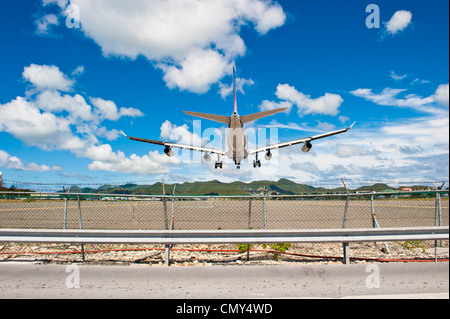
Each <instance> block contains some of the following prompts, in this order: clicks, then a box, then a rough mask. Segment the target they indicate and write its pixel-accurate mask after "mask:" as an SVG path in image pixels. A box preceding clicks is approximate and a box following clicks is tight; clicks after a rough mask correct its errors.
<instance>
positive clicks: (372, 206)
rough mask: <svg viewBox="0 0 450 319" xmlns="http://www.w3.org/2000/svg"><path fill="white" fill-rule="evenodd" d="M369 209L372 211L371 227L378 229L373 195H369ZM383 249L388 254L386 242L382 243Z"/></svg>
mask: <svg viewBox="0 0 450 319" xmlns="http://www.w3.org/2000/svg"><path fill="white" fill-rule="evenodd" d="M370 207H371V210H372V225H373V228H380V224H378V221H377V217H376V215H375V206H374V201H373V194H372V195H370ZM376 247H377V243H375V248H376ZM384 248H385V249H386V253H388V254H389V247H388V245H387V243H386V242H384Z"/></svg>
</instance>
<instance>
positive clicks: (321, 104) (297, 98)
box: [276, 84, 344, 116]
mask: <svg viewBox="0 0 450 319" xmlns="http://www.w3.org/2000/svg"><path fill="white" fill-rule="evenodd" d="M276 96H277V97H278V99H280V100H284V101H288V102H290V103H292V104H293V105H296V106H297V107H298V113H299V115H300V116H302V115H305V114H324V115H334V116H335V115H337V114H338V113H339V107H340V106H341V104H342V103H343V102H344V99H343V98H342V97H341V96H340V95H338V94H332V93H325V95H324V96H321V97H318V98H315V99H314V98H311V96H310V95H305V94H303V93H302V92H299V91H298V90H297V89H296V88H295V87H293V86H290V85H288V84H279V85H278V87H277V92H276Z"/></svg>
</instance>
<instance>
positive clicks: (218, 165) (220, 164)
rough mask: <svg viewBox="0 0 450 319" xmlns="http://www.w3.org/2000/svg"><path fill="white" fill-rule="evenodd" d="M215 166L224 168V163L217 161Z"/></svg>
mask: <svg viewBox="0 0 450 319" xmlns="http://www.w3.org/2000/svg"><path fill="white" fill-rule="evenodd" d="M214 168H215V169H218V168H220V169H222V168H223V163H222V162H216V163H215V164H214Z"/></svg>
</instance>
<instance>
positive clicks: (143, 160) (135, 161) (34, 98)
mask: <svg viewBox="0 0 450 319" xmlns="http://www.w3.org/2000/svg"><path fill="white" fill-rule="evenodd" d="M40 72H41V73H40ZM47 75H50V76H51V79H48V78H46V76H47ZM24 79H26V80H27V81H29V82H30V83H31V84H32V85H33V86H34V87H35V88H36V89H37V88H39V90H38V91H37V92H35V93H33V94H31V95H30V94H27V96H26V97H20V96H19V97H17V98H15V99H14V100H11V101H10V102H8V103H5V104H0V132H6V133H9V134H11V135H12V136H14V137H15V138H17V139H18V140H20V141H22V142H24V143H25V144H27V145H30V146H36V147H38V148H40V149H42V150H45V151H52V150H62V151H69V152H71V153H72V154H74V155H75V156H77V157H80V158H88V159H90V160H92V163H91V164H90V165H89V166H88V168H89V169H91V170H105V171H111V172H126V173H136V174H149V173H161V172H167V170H168V164H171V163H172V164H177V163H179V160H177V159H173V158H172V159H170V158H168V157H167V156H165V155H164V154H163V155H160V154H158V153H157V152H153V153H149V154H148V155H144V156H137V155H136V154H132V155H131V156H129V157H126V156H125V154H124V153H123V152H121V151H114V150H113V149H112V147H111V145H109V144H105V143H102V142H101V141H100V138H102V137H104V138H106V139H108V140H114V139H115V138H117V136H118V134H119V131H117V130H108V129H107V128H106V127H105V126H104V125H103V122H104V121H106V120H108V121H118V120H119V119H121V118H122V117H128V118H130V117H131V118H133V117H139V116H143V114H142V112H141V111H140V110H138V109H136V108H124V107H118V106H117V105H116V104H115V103H114V102H113V101H110V100H105V99H102V98H93V97H90V98H88V101H86V99H85V98H84V97H82V96H81V95H79V94H74V95H71V94H62V93H61V92H60V91H59V90H68V89H69V84H68V83H69V82H66V83H65V84H64V81H66V80H67V81H69V80H68V78H67V76H66V75H65V74H63V73H62V72H61V71H59V69H58V68H57V67H54V66H46V65H41V66H39V65H32V66H30V67H26V68H25V70H24ZM63 84H64V85H63ZM72 85H73V82H72V81H70V87H71V86H72ZM182 128H183V127H182ZM0 157H1V158H0V166H3V167H6V168H11V169H19V170H30V171H39V172H45V171H51V170H62V169H61V168H60V167H49V166H46V165H37V164H34V163H29V164H25V163H23V161H21V160H20V159H18V158H17V157H14V156H11V155H9V154H7V153H6V152H2V153H0Z"/></svg>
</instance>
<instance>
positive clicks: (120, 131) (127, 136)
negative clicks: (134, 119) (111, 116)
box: [120, 130, 128, 137]
mask: <svg viewBox="0 0 450 319" xmlns="http://www.w3.org/2000/svg"><path fill="white" fill-rule="evenodd" d="M120 133H122V135H123V136H125V137H128V136H127V134H125V133H124V132H123V131H122V130H121V131H120Z"/></svg>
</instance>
